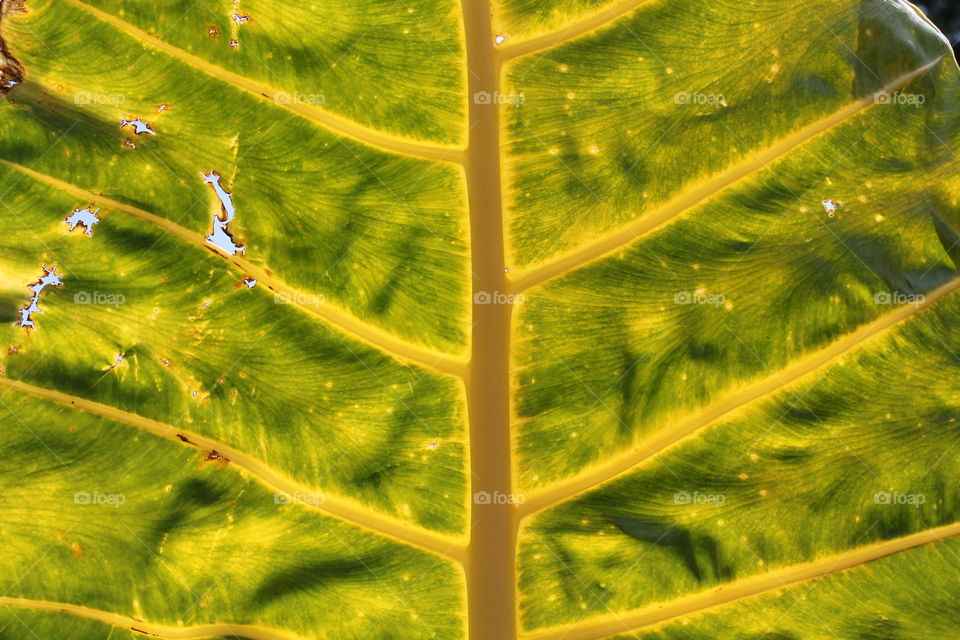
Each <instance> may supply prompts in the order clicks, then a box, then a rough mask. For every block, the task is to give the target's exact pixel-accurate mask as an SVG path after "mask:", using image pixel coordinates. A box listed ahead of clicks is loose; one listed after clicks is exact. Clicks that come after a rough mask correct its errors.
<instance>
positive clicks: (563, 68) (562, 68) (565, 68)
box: [560, 64, 570, 73]
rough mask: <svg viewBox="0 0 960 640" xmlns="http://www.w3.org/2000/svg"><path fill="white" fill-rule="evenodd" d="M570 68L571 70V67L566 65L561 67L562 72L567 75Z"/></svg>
mask: <svg viewBox="0 0 960 640" xmlns="http://www.w3.org/2000/svg"><path fill="white" fill-rule="evenodd" d="M569 68H570V67H568V66H567V65H565V64H562V65H560V71H563V72H564V73H566V72H567V70H568V69H569Z"/></svg>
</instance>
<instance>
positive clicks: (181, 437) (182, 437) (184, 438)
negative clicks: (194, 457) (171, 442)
mask: <svg viewBox="0 0 960 640" xmlns="http://www.w3.org/2000/svg"><path fill="white" fill-rule="evenodd" d="M177 438H178V439H179V440H181V441H182V442H186V443H187V444H193V443H192V442H190V439H189V438H188V437H187V436H185V435H183V434H182V433H178V434H177Z"/></svg>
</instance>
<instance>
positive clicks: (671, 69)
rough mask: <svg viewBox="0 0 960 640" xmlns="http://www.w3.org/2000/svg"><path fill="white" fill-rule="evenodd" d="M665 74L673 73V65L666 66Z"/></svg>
mask: <svg viewBox="0 0 960 640" xmlns="http://www.w3.org/2000/svg"><path fill="white" fill-rule="evenodd" d="M667 75H668V76H670V75H673V67H667Z"/></svg>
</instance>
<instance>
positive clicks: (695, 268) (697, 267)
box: [693, 262, 700, 271]
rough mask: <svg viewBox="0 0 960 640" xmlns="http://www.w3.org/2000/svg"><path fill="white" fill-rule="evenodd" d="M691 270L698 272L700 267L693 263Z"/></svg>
mask: <svg viewBox="0 0 960 640" xmlns="http://www.w3.org/2000/svg"><path fill="white" fill-rule="evenodd" d="M693 270H694V271H699V270H700V265H699V264H697V263H696V262H694V263H693Z"/></svg>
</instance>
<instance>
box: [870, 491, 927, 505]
mask: <svg viewBox="0 0 960 640" xmlns="http://www.w3.org/2000/svg"><path fill="white" fill-rule="evenodd" d="M926 501H927V496H926V495H925V494H922V493H900V492H899V491H877V492H876V493H875V494H873V504H884V505H902V504H909V505H912V506H913V507H915V508H917V509H919V508H920V505H922V504H923V503H925V502H926Z"/></svg>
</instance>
